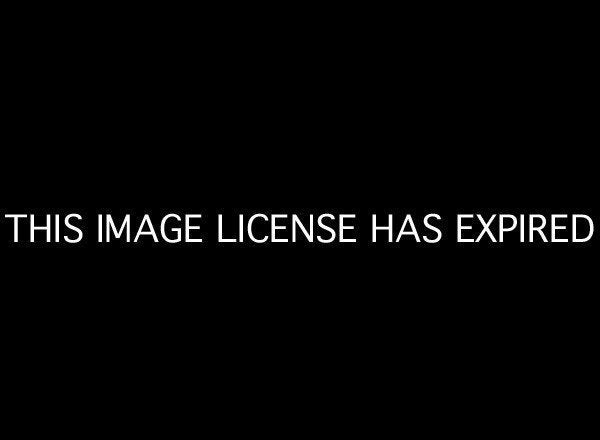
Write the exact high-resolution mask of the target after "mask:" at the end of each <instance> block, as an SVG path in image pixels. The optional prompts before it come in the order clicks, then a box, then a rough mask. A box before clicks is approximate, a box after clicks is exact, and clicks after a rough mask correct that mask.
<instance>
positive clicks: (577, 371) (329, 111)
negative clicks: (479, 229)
mask: <svg viewBox="0 0 600 440" xmlns="http://www.w3.org/2000/svg"><path fill="white" fill-rule="evenodd" d="M52 12H57V11H52ZM153 12H157V11H153ZM163 12H164V11H163ZM247 12H248V14H247V13H246V12H240V11H239V10H237V9H236V11H233V10H232V11H228V12H227V13H225V14H224V15H223V14H221V15H216V14H215V13H214V12H212V11H211V12H207V11H204V12H195V13H193V14H190V15H188V14H186V13H184V12H183V11H180V12H177V13H175V15H173V16H171V15H170V14H169V15H167V14H166V13H165V15H164V16H163V14H162V12H161V14H159V15H160V18H156V16H155V15H152V17H150V16H147V15H146V13H145V12H144V13H141V12H140V11H137V12H136V13H133V14H127V15H126V14H125V13H124V12H122V13H119V14H114V16H112V15H111V16H110V17H107V18H102V19H100V18H99V17H100V15H97V14H100V12H97V13H96V12H95V13H94V14H92V15H85V19H83V18H82V16H78V18H77V19H75V18H74V19H66V22H65V23H63V22H62V21H57V20H50V19H48V16H46V17H45V16H44V14H43V13H41V14H40V16H36V17H35V19H34V18H33V15H36V14H34V13H33V12H32V11H30V12H28V14H26V15H25V16H23V17H24V19H25V20H24V21H19V23H18V24H16V25H15V26H14V29H10V30H8V31H7V39H6V44H5V52H4V55H3V66H4V67H3V70H4V72H3V73H4V74H5V79H4V80H3V85H4V87H3V96H4V99H3V110H4V111H3V124H2V125H3V133H4V136H3V137H4V142H3V156H4V158H3V160H2V173H1V176H2V177H1V179H2V201H1V202H2V205H1V206H2V213H3V214H4V213H5V212H31V213H42V212H43V213H67V212H79V213H83V214H86V215H87V216H89V215H92V214H94V213H96V212H105V211H107V210H110V211H113V212H124V211H131V212H151V213H153V214H155V215H158V214H160V213H163V212H169V211H175V212H179V213H186V212H190V213H202V214H204V215H205V216H206V217H208V218H210V217H211V216H214V215H215V214H216V213H217V212H222V211H229V212H237V211H239V210H243V211H246V212H252V211H256V212H288V213H292V212H294V213H319V212H325V211H328V212H334V213H335V212H356V213H359V215H361V243H360V244H359V245H348V246H342V245H338V246H331V247H326V248H323V247H321V248H317V247H291V246H285V245H283V246H275V245H273V246H268V247H262V248H252V247H244V248H234V249H232V248H227V249H225V248H218V247H216V246H214V245H210V244H207V245H206V246H199V247H175V248H164V247H158V248H154V247H152V246H138V247H129V248H128V247H126V246H124V247H117V248H115V247H111V248H102V247H98V246H95V245H94V244H93V243H88V244H83V245H81V246H76V247H63V246H54V247H53V246H39V247H35V248H31V247H27V246H23V247H20V246H10V245H9V243H8V242H7V240H4V242H3V245H2V254H3V257H5V258H3V263H2V264H3V270H2V273H3V278H4V282H3V284H4V285H5V286H6V287H5V288H3V289H2V291H3V295H2V301H3V303H4V304H3V307H2V311H3V314H4V315H5V319H3V324H4V327H5V331H4V338H3V339H4V341H5V347H6V348H5V355H6V356H5V358H6V362H5V365H7V366H8V367H9V370H10V373H9V374H8V375H7V376H6V382H7V384H8V385H9V386H10V388H11V389H13V388H14V389H15V393H14V394H11V396H14V397H11V404H10V408H11V412H12V413H13V414H15V415H20V416H23V414H31V410H32V409H34V408H35V409H38V410H40V411H39V412H40V413H41V414H45V415H46V417H47V418H45V419H44V420H47V421H46V422H44V423H49V424H52V425H57V426H63V423H67V424H71V423H73V420H74V419H77V420H78V421H83V422H88V423H86V425H87V426H88V427H89V426H99V427H107V426H109V425H112V422H113V421H123V420H128V421H131V420H133V421H134V425H136V426H138V427H148V426H150V427H152V428H153V429H158V426H157V425H160V426H163V427H165V428H166V429H167V430H168V431H171V430H174V429H176V428H180V427H181V426H183V425H184V424H183V422H184V421H191V422H192V423H193V424H201V426H198V427H200V428H202V427H203V426H204V425H203V423H205V420H207V419H208V420H210V421H212V422H213V423H214V422H216V423H217V424H218V425H219V426H221V427H222V429H225V430H230V429H239V428H242V429H251V428H255V427H256V428H261V429H266V428H269V429H273V428H274V427H275V426H276V425H278V424H279V423H281V422H283V423H282V424H283V426H284V427H285V428H286V429H287V430H286V431H282V432H288V431H290V430H291V431H295V430H298V429H306V430H308V432H314V431H313V430H312V429H313V428H312V427H313V426H315V422H317V423H318V422H323V421H328V422H330V423H329V426H330V428H329V429H331V430H332V431H331V432H337V430H340V429H344V428H350V429H357V430H358V429H359V428H363V429H365V430H366V431H365V432H372V431H373V430H375V429H383V428H384V427H386V426H387V425H388V424H389V423H391V424H392V426H395V427H396V428H399V427H400V428H401V427H403V426H407V427H408V425H404V424H403V423H405V422H401V421H402V420H407V419H408V420H410V421H412V422H413V423H416V424H418V425H420V426H421V427H422V428H423V429H426V430H431V429H440V428H441V429H455V428H460V429H465V428H467V427H469V428H471V429H473V428H474V427H475V425H477V424H478V423H481V422H483V425H484V426H485V427H486V428H487V429H488V430H490V429H491V430H497V429H507V430H509V432H512V431H510V430H511V429H512V428H511V427H512V426H514V423H515V422H522V421H525V420H528V421H532V420H533V421H534V423H532V424H531V426H532V428H533V429H540V427H548V426H551V427H553V428H556V429H557V428H558V426H557V425H559V424H560V425H561V426H563V427H566V428H568V429H573V424H572V423H573V419H572V418H571V416H572V415H573V414H576V415H577V417H578V418H579V420H580V421H581V420H583V419H584V418H585V417H586V414H588V411H589V409H586V408H587V405H586V403H585V402H586V396H589V395H590V394H591V393H592V390H593V389H595V388H594V385H593V381H592V375H591V372H592V371H593V369H594V366H595V365H596V364H595V363H594V362H592V359H593V356H592V355H593V348H594V347H593V341H594V339H595V338H596V336H597V327H598V326H597V322H596V320H595V314H596V310H597V304H596V301H595V299H594V297H593V295H594V293H595V290H597V289H596V287H595V284H594V283H593V281H595V279H594V269H595V266H596V262H597V253H596V247H597V238H595V239H594V242H593V243H590V244H587V245H560V244H559V245H552V246H544V245H541V246H522V245H521V246H518V245H515V244H508V245H506V246H486V245H482V246H460V245H458V244H456V243H455V242H454V241H455V240H454V238H455V236H454V225H453V218H454V216H455V215H456V214H457V213H460V212H477V213H487V214H490V213H512V214H518V213H530V212H531V213H545V214H549V213H585V214H588V215H592V216H593V217H594V218H595V220H596V221H597V212H598V211H597V208H596V207H595V205H596V203H595V200H596V199H595V195H594V193H593V188H594V187H595V186H596V184H595V180H596V179H595V178H594V177H595V174H594V161H593V159H592V154H593V152H592V147H593V146H594V145H596V144H597V135H596V133H595V130H594V128H595V121H596V118H597V108H596V107H595V102H596V101H597V85H596V84H595V82H594V81H593V78H595V77H597V69H596V68H595V66H594V65H593V54H594V52H593V49H594V47H593V46H592V44H591V43H592V40H591V39H589V38H590V36H589V35H588V33H591V32H592V29H591V28H589V27H588V26H587V25H586V24H585V23H584V22H583V21H582V19H581V18H580V17H575V18H569V17H567V16H566V15H565V16H563V17H561V19H560V20H559V21H556V19H553V20H550V19H549V18H543V17H542V16H541V15H540V14H539V13H536V14H532V15H527V17H526V18H524V17H525V13H524V11H521V13H520V14H516V15H514V16H513V15H510V14H509V16H506V15H504V14H500V11H496V12H494V13H487V12H483V11H481V13H480V15H477V13H476V12H475V11H469V14H466V11H445V12H441V11H427V12H425V13H420V14H416V13H414V12H412V11H404V12H397V11H395V12H393V13H392V12H385V11H380V12H376V13H374V14H371V13H369V14H367V13H366V11H353V12H354V14H351V15H347V14H346V13H344V14H338V13H332V14H328V15H327V17H326V18H325V14H324V11H321V13H319V14H308V16H307V15H306V14H303V13H301V11H295V12H293V13H284V12H283V11H281V12H280V13H276V12H275V11H272V10H270V11H269V13H268V14H267V13H266V12H265V11H262V12H261V11H255V10H253V11H247ZM305 12H306V11H305ZM338 12H339V11H338ZM446 12H448V13H449V12H453V13H454V15H446ZM538 12H539V11H538ZM69 13H70V14H73V13H74V12H73V11H70V12H69ZM250 13H253V14H251V15H249V14H250ZM75 14H76V13H75ZM278 14H280V15H278ZM470 14H474V15H470ZM184 16H185V18H184ZM69 17H70V15H69ZM102 17H104V15H102ZM257 17H259V18H260V19H259V18H257ZM517 17H518V18H517ZM63 18H65V16H64V15H63ZM375 212H376V213H380V214H387V213H395V214H405V213H413V214H423V213H428V212H438V213H440V214H441V215H443V217H444V219H445V220H446V221H447V225H448V227H447V228H445V229H444V233H445V238H444V241H443V243H441V244H440V245H438V246H420V247H417V246H413V245H411V244H410V243H407V244H406V245H401V246H394V247H377V248H376V247H374V246H371V245H369V244H368V238H369V234H368V229H367V228H366V225H368V223H364V221H365V220H368V218H369V215H370V214H371V213H375ZM363 229H366V232H365V231H363ZM3 233H5V231H3ZM4 237H6V235H4ZM54 411H56V412H58V413H61V414H63V416H62V417H54V416H52V414H53V412H54ZM36 413H38V412H36ZM40 417H41V416H40ZM173 417H174V418H173ZM40 420H41V419H40ZM92 423H93V424H92ZM578 425H579V423H578ZM48 426H50V425H48ZM133 429H139V428H135V427H134V428H133Z"/></svg>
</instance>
